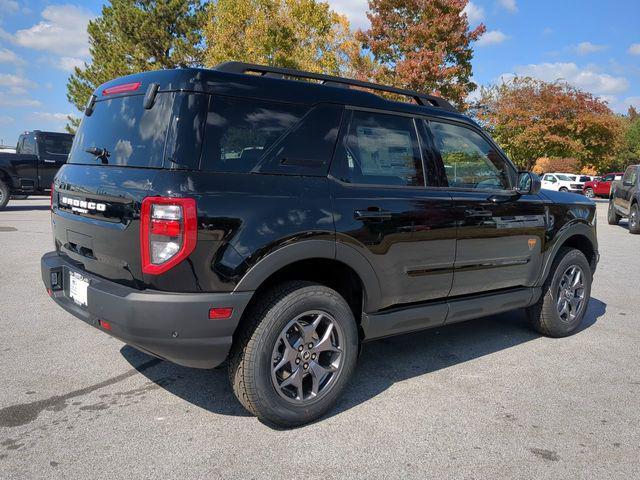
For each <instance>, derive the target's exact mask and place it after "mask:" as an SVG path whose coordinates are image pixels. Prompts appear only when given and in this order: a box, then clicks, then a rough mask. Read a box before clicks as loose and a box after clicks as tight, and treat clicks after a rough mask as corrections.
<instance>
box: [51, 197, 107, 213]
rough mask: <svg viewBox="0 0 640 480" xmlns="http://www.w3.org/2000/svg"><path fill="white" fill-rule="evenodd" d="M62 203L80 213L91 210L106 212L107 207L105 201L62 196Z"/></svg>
mask: <svg viewBox="0 0 640 480" xmlns="http://www.w3.org/2000/svg"><path fill="white" fill-rule="evenodd" d="M60 203H62V204H64V205H68V206H69V207H71V210H72V211H74V212H78V213H89V211H98V212H104V211H105V210H106V209H107V206H106V205H105V204H104V203H96V202H87V201H85V200H78V199H77V198H69V197H61V198H60Z"/></svg>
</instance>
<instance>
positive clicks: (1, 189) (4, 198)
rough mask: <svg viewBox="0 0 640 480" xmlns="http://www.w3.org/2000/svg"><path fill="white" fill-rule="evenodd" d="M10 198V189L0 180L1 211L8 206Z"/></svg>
mask: <svg viewBox="0 0 640 480" xmlns="http://www.w3.org/2000/svg"><path fill="white" fill-rule="evenodd" d="M10 197H11V195H10V193H9V187H8V186H7V184H6V183H4V182H3V181H2V180H0V210H2V209H3V208H4V207H6V206H7V203H9V198H10Z"/></svg>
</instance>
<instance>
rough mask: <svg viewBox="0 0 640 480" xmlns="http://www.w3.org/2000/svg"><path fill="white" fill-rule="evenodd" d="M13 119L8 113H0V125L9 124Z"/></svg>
mask: <svg viewBox="0 0 640 480" xmlns="http://www.w3.org/2000/svg"><path fill="white" fill-rule="evenodd" d="M14 121H15V119H14V118H13V117H10V116H9V115H0V125H9V124H10V123H13V122H14Z"/></svg>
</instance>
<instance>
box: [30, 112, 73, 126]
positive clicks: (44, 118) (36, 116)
mask: <svg viewBox="0 0 640 480" xmlns="http://www.w3.org/2000/svg"><path fill="white" fill-rule="evenodd" d="M69 115H71V113H52V112H33V113H32V114H31V115H29V118H31V119H32V120H37V121H39V122H46V123H54V124H59V123H63V124H64V123H66V122H67V117H68V116H69Z"/></svg>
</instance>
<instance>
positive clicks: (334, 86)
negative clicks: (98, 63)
mask: <svg viewBox="0 0 640 480" xmlns="http://www.w3.org/2000/svg"><path fill="white" fill-rule="evenodd" d="M243 67H247V68H246V69H245V71H253V70H252V68H256V67H259V68H261V69H268V70H269V71H275V72H276V73H275V74H267V75H265V74H260V75H255V74H248V73H236V72H239V71H241V70H242V68H243ZM249 67H251V68H249ZM277 72H281V73H277ZM290 76H296V77H301V78H311V79H317V80H321V82H309V81H300V80H294V79H290V78H288V77H290ZM136 82H140V86H139V87H138V88H137V90H136V91H137V92H139V93H141V94H143V93H144V92H145V91H146V90H147V88H148V86H149V85H150V84H152V83H157V84H159V85H160V91H194V92H203V93H211V94H218V95H228V96H235V97H244V98H256V99H267V100H274V101H281V102H289V103H298V104H303V105H314V104H317V103H339V104H345V105H353V106H358V107H365V108H376V109H382V110H392V111H396V112H405V113H412V114H418V115H432V116H439V117H447V118H451V119H455V120H460V121H464V122H471V123H473V122H472V121H471V120H470V119H469V118H468V117H466V116H464V115H462V114H460V113H458V112H457V111H455V109H454V107H453V106H451V104H449V102H446V101H445V100H443V99H440V98H439V97H434V96H432V95H425V94H421V93H418V92H413V91H410V90H402V89H395V88H393V87H386V86H383V85H377V84H370V83H368V82H358V81H356V80H350V79H344V78H342V77H333V76H329V75H318V74H312V73H309V72H300V71H297V70H289V69H277V68H271V67H262V66H259V65H251V64H241V63H239V62H227V63H225V64H221V65H220V66H219V67H216V68H214V69H205V68H185V69H173V70H156V71H149V72H142V73H136V74H133V75H128V76H125V77H120V78H117V79H114V80H111V81H109V82H107V83H104V84H102V85H100V86H99V87H98V88H97V89H96V90H95V92H94V95H95V96H96V97H97V100H98V101H99V100H100V99H102V98H103V97H105V96H104V95H103V90H105V89H107V88H109V87H114V86H118V85H122V84H125V83H136ZM345 85H347V86H357V87H363V88H368V89H374V90H381V91H386V92H391V93H396V94H399V95H405V96H409V97H413V98H415V97H418V98H420V99H422V101H421V104H418V103H406V102H396V101H392V100H387V99H385V98H384V97H382V96H380V95H376V94H374V93H371V92H370V91H365V90H359V89H353V88H344V87H345ZM130 94H131V92H127V93H125V95H130ZM115 96H117V95H109V97H115ZM435 104H438V105H439V106H435Z"/></svg>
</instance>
